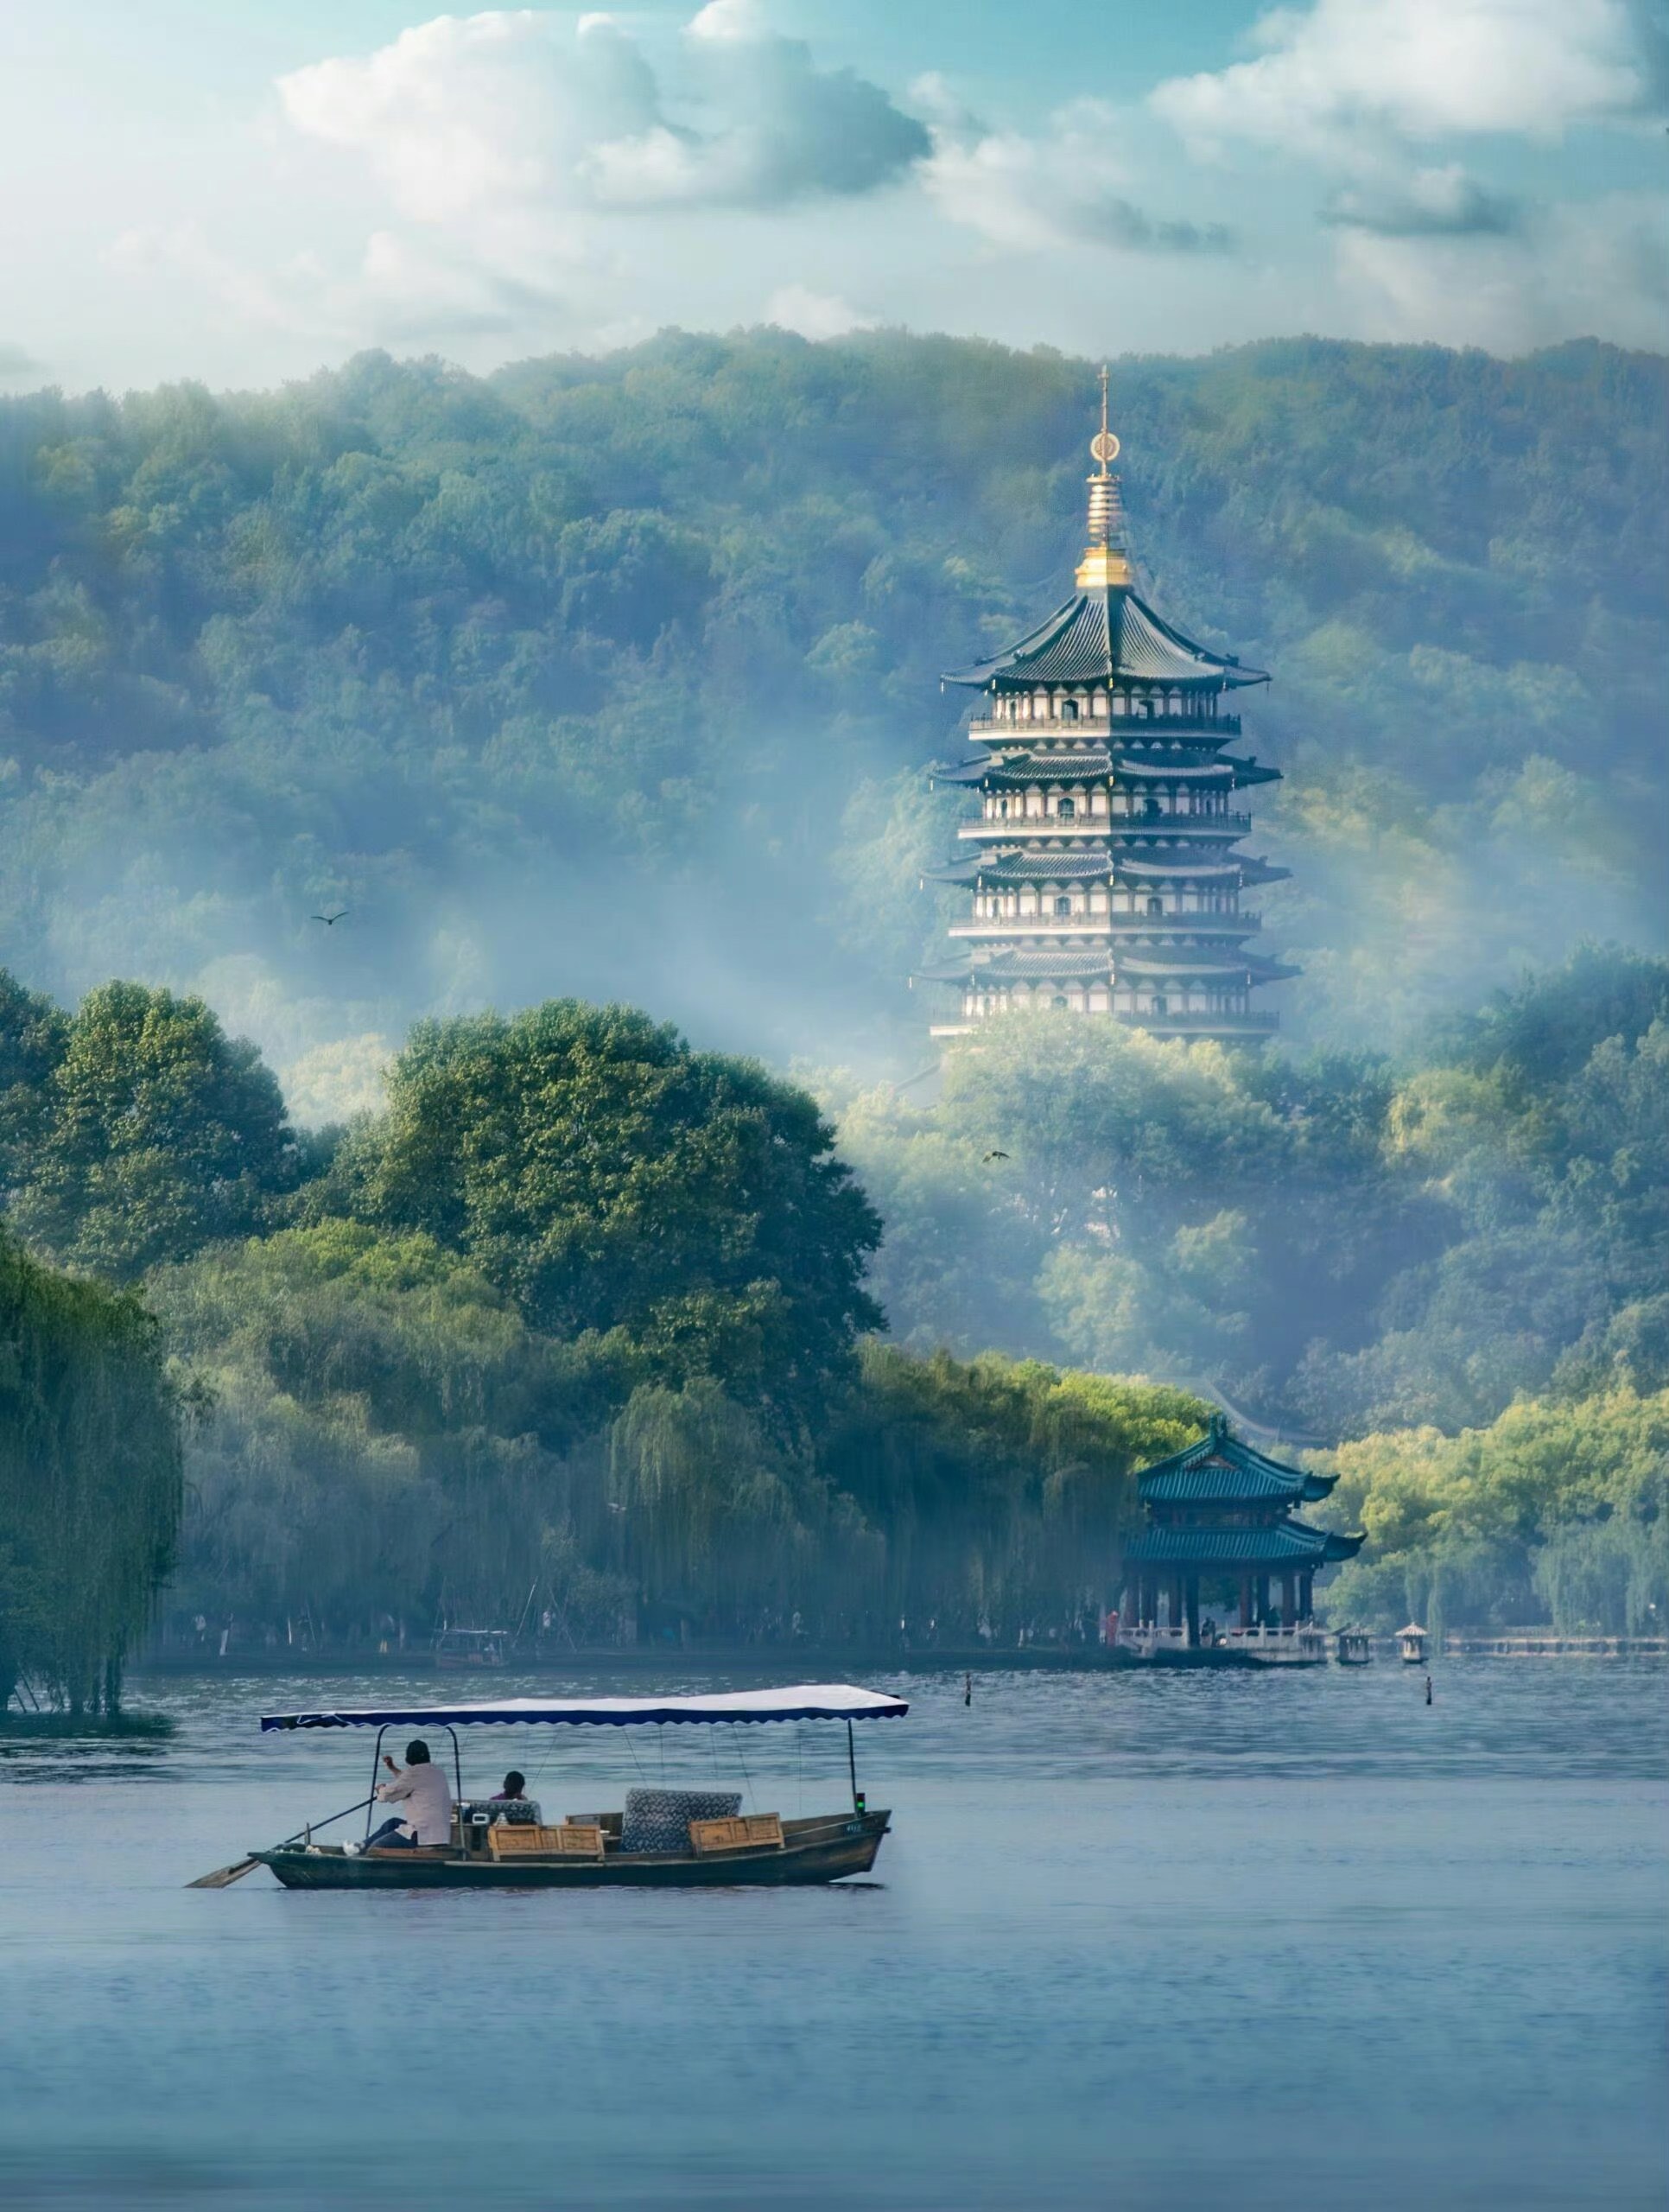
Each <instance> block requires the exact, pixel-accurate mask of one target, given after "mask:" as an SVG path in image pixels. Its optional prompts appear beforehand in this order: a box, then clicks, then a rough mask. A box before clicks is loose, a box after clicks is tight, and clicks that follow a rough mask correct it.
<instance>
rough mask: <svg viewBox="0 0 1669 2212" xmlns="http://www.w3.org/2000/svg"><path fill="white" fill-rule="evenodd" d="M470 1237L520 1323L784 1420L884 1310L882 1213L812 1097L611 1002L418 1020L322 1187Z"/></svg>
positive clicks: (432, 1231) (832, 1379) (402, 1218)
mask: <svg viewBox="0 0 1669 2212" xmlns="http://www.w3.org/2000/svg"><path fill="white" fill-rule="evenodd" d="M338 1195H340V1203H341V1204H342V1205H343V1206H344V1208H345V1210H348V1211H355V1212H359V1213H361V1214H362V1215H363V1216H364V1217H365V1218H368V1219H370V1220H371V1221H373V1222H376V1223H378V1224H382V1225H384V1226H386V1227H389V1228H397V1229H416V1230H423V1231H425V1232H426V1233H428V1235H430V1236H433V1237H435V1239H436V1241H437V1242H438V1243H441V1244H443V1245H445V1246H447V1247H448V1248H450V1249H454V1250H458V1251H461V1252H464V1253H466V1254H467V1255H469V1257H470V1258H471V1260H472V1261H473V1262H474V1264H475V1265H476V1267H477V1268H479V1270H480V1272H481V1273H482V1274H483V1275H485V1278H486V1279H487V1280H488V1281H490V1282H492V1283H494V1284H495V1285H497V1286H498V1287H499V1288H500V1289H502V1290H504V1291H505V1292H507V1293H508V1294H510V1295H511V1297H513V1298H514V1300H516V1303H517V1306H518V1307H519V1309H520V1311H521V1312H522V1313H523V1314H524V1316H525V1318H526V1319H527V1320H528V1322H529V1323H530V1325H531V1326H533V1327H535V1328H536V1329H538V1330H540V1331H542V1332H545V1333H547V1334H549V1335H553V1336H560V1337H577V1336H580V1335H582V1334H583V1333H585V1332H587V1331H593V1332H602V1333H606V1332H610V1331H612V1330H617V1329H618V1330H622V1331H624V1332H625V1334H626V1335H627V1336H628V1337H629V1338H631V1340H632V1341H633V1342H634V1343H636V1344H639V1345H641V1346H642V1347H643V1348H644V1351H645V1353H646V1354H647V1356H648V1357H649V1358H650V1361H651V1363H653V1365H654V1367H655V1368H656V1369H657V1371H658V1372H660V1373H661V1374H662V1375H663V1376H664V1377H665V1378H666V1379H668V1380H669V1381H670V1382H672V1383H682V1382H683V1381H686V1380H688V1379H689V1378H690V1377H692V1376H697V1375H709V1376H715V1377H718V1378H720V1379H721V1380H722V1381H723V1383H724V1385H725V1387H726V1389H727V1390H728V1391H729V1392H730V1393H731V1395H733V1396H734V1397H735V1398H737V1399H738V1401H739V1402H743V1403H748V1404H754V1405H759V1406H763V1407H765V1408H770V1409H771V1410H772V1412H773V1413H774V1414H775V1415H776V1416H777V1418H778V1420H779V1421H781V1422H782V1423H784V1424H785V1425H786V1427H787V1428H789V1429H795V1428H798V1427H802V1426H803V1425H804V1424H806V1423H808V1422H810V1421H813V1420H815V1417H816V1415H817V1413H818V1411H819V1409H820V1408H822V1406H823V1405H824V1404H825V1403H826V1402H827V1401H828V1395H829V1393H830V1392H831V1390H833V1389H836V1388H838V1387H839V1386H840V1385H841V1383H843V1381H844V1380H845V1379H846V1377H847V1374H848V1373H849V1370H850V1363H851V1357H852V1351H853V1345H854V1341H855V1339H856V1337H857V1335H858V1333H859V1332H860V1331H863V1330H866V1329H873V1328H878V1327H879V1326H881V1325H883V1321H882V1316H881V1313H880V1311H879V1307H878V1306H876V1305H875V1303H874V1301H873V1299H871V1297H870V1296H869V1294H868V1293H867V1292H866V1289H865V1288H864V1286H863V1275H864V1268H865V1263H866V1260H867V1257H868V1255H869V1254H870V1253H871V1252H873V1250H874V1249H875V1247H876V1245H877V1244H878V1243H879V1239H880V1224H879V1220H878V1219H877V1217H876V1216H875V1214H874V1211H873V1209H872V1208H871V1206H870V1205H869V1203H868V1201H867V1199H866V1198H865V1197H864V1195H863V1193H862V1192H861V1191H860V1189H859V1188H858V1187H857V1185H855V1183H854V1181H853V1179H852V1176H851V1173H850V1171H849V1170H848V1169H847V1166H845V1165H844V1163H843V1162H842V1161H841V1160H838V1159H837V1158H836V1157H835V1155H834V1136H833V1132H832V1131H831V1130H830V1128H829V1127H828V1124H827V1123H826V1122H824V1121H823V1120H822V1117H821V1116H820V1115H819V1113H818V1111H817V1109H816V1106H815V1103H814V1102H813V1101H812V1100H811V1099H810V1098H809V1096H807V1095H806V1094H805V1093H804V1092H803V1091H802V1090H797V1089H796V1088H795V1087H794V1086H793V1085H791V1084H786V1083H783V1082H780V1081H778V1080H777V1078H775V1077H771V1076H770V1075H768V1074H766V1072H765V1070H764V1069H763V1068H762V1067H760V1066H759V1065H758V1064H757V1063H755V1062H752V1061H747V1060H735V1059H729V1058H723V1057H721V1056H720V1055H719V1054H716V1053H700V1052H691V1051H690V1050H689V1047H688V1046H686V1045H685V1044H684V1043H683V1041H682V1039H680V1038H679V1036H678V1034H677V1033H676V1031H675V1030H673V1029H672V1028H670V1027H666V1026H662V1025H657V1024H656V1023H654V1022H652V1021H650V1020H649V1019H648V1017H647V1016H646V1015H644V1014H638V1013H636V1012H634V1011H632V1010H631V1009H630V1008H626V1007H589V1006H584V1005H581V1003H579V1002H578V1001H574V1000H560V1001H551V1002H549V1003H548V1004H546V1005H544V1006H543V1007H535V1008H533V1009H532V1010H531V1011H530V1012H528V1013H526V1014H517V1015H516V1016H515V1017H514V1018H513V1019H511V1020H505V1019H503V1018H502V1017H500V1016H498V1015H497V1014H484V1015H481V1016H479V1017H476V1018H474V1019H472V1020H458V1021H448V1022H428V1023H422V1024H420V1025H419V1026H418V1027H417V1028H416V1029H415V1030H414V1031H413V1032H412V1034H411V1036H410V1038H409V1040H408V1042H407V1045H406V1048H405V1050H404V1052H403V1053H402V1054H401V1055H400V1057H399V1058H398V1059H397V1061H396V1062H395V1064H394V1067H393V1070H392V1072H391V1075H390V1084H389V1110H388V1114H387V1116H386V1117H385V1118H384V1120H383V1121H381V1122H378V1123H377V1124H375V1125H373V1126H372V1127H371V1128H368V1129H367V1130H365V1132H363V1133H362V1134H361V1135H359V1138H358V1139H357V1140H354V1141H350V1143H349V1144H348V1146H346V1147H345V1149H344V1151H343V1153H342V1154H340V1156H339V1160H338V1162H337V1165H336V1166H335V1167H334V1168H333V1172H332V1175H331V1177H330V1178H329V1179H328V1182H327V1202H330V1203H335V1202H336V1199H337V1196H338Z"/></svg>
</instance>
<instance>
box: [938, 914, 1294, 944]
mask: <svg viewBox="0 0 1669 2212" xmlns="http://www.w3.org/2000/svg"><path fill="white" fill-rule="evenodd" d="M1262 927H1263V917H1262V915H1261V914H1186V913H1184V914H1083V913H1080V914H970V915H969V916H968V918H967V919H966V920H965V921H961V922H953V923H952V924H951V925H950V930H949V935H950V936H952V937H1067V936H1079V937H1082V936H1084V935H1086V934H1093V935H1095V936H1101V937H1121V938H1122V937H1152V938H1176V937H1181V938H1190V937H1255V936H1256V935H1257V933H1258V931H1260V929H1261V928H1262Z"/></svg>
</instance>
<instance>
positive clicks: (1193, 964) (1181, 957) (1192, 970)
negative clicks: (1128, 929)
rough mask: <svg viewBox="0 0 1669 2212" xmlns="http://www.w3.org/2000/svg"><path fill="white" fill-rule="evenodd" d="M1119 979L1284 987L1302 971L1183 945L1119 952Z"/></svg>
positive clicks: (1254, 955)
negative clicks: (1229, 979)
mask: <svg viewBox="0 0 1669 2212" xmlns="http://www.w3.org/2000/svg"><path fill="white" fill-rule="evenodd" d="M1153 919H1154V920H1155V921H1158V920H1161V919H1162V920H1164V921H1165V922H1167V923H1168V924H1170V925H1171V926H1172V927H1173V928H1174V927H1177V925H1186V923H1187V920H1188V917H1187V916H1186V915H1185V914H1182V915H1164V916H1159V915H1155V916H1154V917H1153ZM1119 973H1120V975H1121V976H1245V978H1246V980H1247V982H1248V983H1284V982H1287V981H1288V980H1289V978H1291V976H1301V975H1303V973H1304V970H1303V969H1302V968H1290V967H1288V966H1287V965H1286V963H1285V962H1284V961H1280V960H1271V959H1268V958H1266V956H1265V955H1264V954H1262V953H1260V952H1234V953H1228V952H1225V951H1224V950H1223V949H1222V946H1221V945H1210V946H1208V947H1206V948H1205V949H1204V950H1202V951H1198V952H1190V950H1188V948H1187V946H1186V945H1181V944H1179V945H1177V946H1175V947H1173V948H1171V950H1161V949H1160V948H1158V946H1155V947H1153V948H1152V949H1150V950H1148V951H1146V952H1145V953H1136V952H1128V953H1124V952H1121V953H1120V955H1119Z"/></svg>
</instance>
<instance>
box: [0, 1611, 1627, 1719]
mask: <svg viewBox="0 0 1669 2212" xmlns="http://www.w3.org/2000/svg"><path fill="white" fill-rule="evenodd" d="M1373 1643H1374V1663H1375V1664H1380V1665H1389V1666H1398V1665H1400V1664H1401V1663H1403V1662H1401V1660H1400V1658H1399V1654H1398V1651H1397V1639H1396V1637H1394V1636H1382V1637H1374V1639H1373ZM1666 1655H1669V1638H1665V1637H1615V1636H1614V1637H1591V1636H1587V1637H1584V1636H1564V1637H1561V1636H1556V1635H1555V1634H1554V1632H1553V1631H1552V1630H1551V1629H1548V1630H1518V1631H1505V1632H1503V1633H1502V1634H1501V1635H1498V1636H1487V1635H1486V1636H1472V1635H1464V1634H1462V1633H1460V1632H1458V1631H1456V1632H1455V1633H1453V1634H1451V1635H1450V1636H1448V1637H1445V1638H1444V1646H1443V1649H1442V1651H1441V1652H1437V1651H1436V1650H1434V1651H1433V1652H1432V1653H1431V1658H1432V1659H1433V1660H1437V1659H1438V1658H1449V1659H1454V1658H1462V1657H1469V1658H1478V1657H1483V1658H1507V1659H1634V1658H1662V1657H1664V1656H1666ZM1234 1662H1242V1663H1244V1664H1245V1665H1247V1666H1253V1667H1257V1668H1259V1669H1261V1670H1262V1671H1264V1672H1267V1673H1278V1672H1279V1671H1280V1669H1281V1665H1282V1663H1283V1662H1278V1661H1277V1662H1266V1661H1264V1660H1262V1659H1260V1658H1259V1657H1257V1656H1254V1655H1253V1654H1252V1653H1250V1652H1244V1653H1242V1652H1227V1653H1225V1652H1222V1651H1188V1652H1182V1651H1177V1652H1171V1653H1168V1654H1167V1655H1166V1657H1165V1660H1164V1662H1163V1663H1164V1664H1166V1665H1169V1666H1172V1667H1176V1666H1180V1667H1182V1668H1184V1669H1196V1668H1209V1667H1221V1666H1222V1665H1224V1664H1226V1663H1228V1664H1232V1663H1234ZM1286 1663H1291V1662H1286ZM1323 1663H1326V1664H1332V1663H1336V1662H1333V1661H1331V1660H1330V1659H1329V1661H1327V1662H1323ZM1151 1665H1152V1662H1150V1661H1148V1660H1145V1659H1143V1658H1139V1657H1138V1656H1137V1655H1136V1654H1135V1653H1133V1652H1130V1651H1123V1650H1119V1651H1112V1650H1108V1649H1106V1648H1105V1647H1104V1646H1098V1645H1094V1644H1072V1645H1048V1644H1039V1645H1027V1646H1025V1647H1024V1648H1021V1649H1012V1650H999V1651H993V1650H992V1649H990V1648H989V1647H988V1646H987V1647H982V1648H980V1649H975V1650H961V1649H956V1648H955V1647H952V1646H936V1647H934V1648H933V1649H928V1650H920V1651H903V1650H899V1649H898V1648H897V1647H892V1648H889V1649H884V1648H881V1647H879V1646H869V1645H857V1646H846V1647H841V1648H839V1649H833V1650H831V1649H827V1648H820V1647H818V1646H815V1645H801V1644H793V1645H788V1644H784V1645H767V1646H763V1647H762V1646H760V1645H758V1644H740V1645H736V1646H726V1645H717V1644H715V1645H709V1646H702V1647H700V1648H697V1649H689V1648H682V1647H679V1646H677V1645H671V1644H668V1645H659V1644H629V1645H624V1646H615V1645H600V1646H595V1647H593V1646H581V1647H580V1648H579V1649H574V1650H568V1651H560V1652H558V1651H549V1650H547V1651H542V1652H536V1653H530V1654H528V1655H526V1656H511V1659H510V1661H509V1662H507V1663H506V1665H505V1666H504V1667H501V1668H499V1667H447V1668H441V1667H439V1666H437V1665H436V1663H435V1655H434V1653H433V1652H429V1651H403V1652H395V1651H388V1652H381V1651H370V1652H367V1651H351V1650H350V1651H308V1652H301V1651H295V1650H282V1651H277V1652H273V1651H267V1650H261V1651H231V1652H227V1653H226V1654H225V1656H224V1657H223V1656H221V1655H220V1654H219V1653H218V1652H201V1651H193V1652H157V1653H151V1654H148V1655H147V1656H144V1657H143V1658H141V1659H138V1660H136V1661H135V1662H133V1663H132V1665H131V1666H130V1669H129V1676H130V1680H134V1681H138V1680H142V1679H143V1677H145V1676H146V1675H159V1676H160V1675H351V1674H363V1675H441V1674H445V1675H450V1676H452V1677H453V1678H454V1681H456V1683H457V1685H458V1687H459V1688H460V1690H462V1689H463V1688H464V1687H465V1686H466V1684H479V1686H480V1687H481V1688H483V1689H485V1688H489V1687H490V1686H491V1684H492V1682H493V1681H495V1680H496V1679H498V1677H499V1676H501V1675H524V1674H528V1673H531V1672H534V1671H542V1672H545V1673H555V1674H571V1673H574V1672H576V1671H581V1670H599V1669H600V1670H611V1669H612V1670H613V1671H614V1672H617V1673H621V1674H632V1673H664V1672H665V1671H666V1670H667V1669H677V1668H690V1669H704V1668H706V1669H722V1670H723V1671H725V1672H726V1673H730V1674H742V1673H748V1672H758V1673H760V1674H770V1675H783V1674H784V1673H785V1672H787V1673H792V1674H795V1675H799V1676H800V1677H802V1678H803V1679H805V1680H810V1679H812V1678H813V1677H814V1676H815V1675H821V1676H822V1678H824V1679H831V1680H832V1679H838V1678H839V1677H840V1676H841V1675H844V1674H846V1673H848V1672H854V1671H879V1672H882V1673H888V1672H892V1673H907V1674H918V1675H920V1674H927V1675H930V1674H959V1675H960V1674H974V1675H980V1674H984V1675H993V1674H1011V1675H1012V1674H1064V1675H1086V1674H1105V1675H1114V1674H1126V1673H1129V1672H1132V1671H1137V1672H1140V1671H1145V1670H1147V1669H1149V1668H1150V1667H1151ZM11 1717H13V1716H8V1718H9V1719H10V1718H11ZM17 1717H21V1718H24V1719H29V1718H33V1717H35V1716H32V1715H22V1716H17ZM41 1718H43V1719H51V1718H54V1716H52V1715H42V1716H41Z"/></svg>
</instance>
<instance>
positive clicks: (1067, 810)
mask: <svg viewBox="0 0 1669 2212" xmlns="http://www.w3.org/2000/svg"><path fill="white" fill-rule="evenodd" d="M1074 712H1075V713H1076V709H1074ZM1077 810H1078V809H1077V805H1076V801H1074V800H1072V799H1070V798H1063V799H1062V801H1061V803H1060V805H1059V807H1058V809H1057V812H1058V813H1059V815H1060V817H1061V820H1062V821H1063V822H1070V821H1071V819H1072V817H1073V816H1074V815H1075V814H1076V812H1077Z"/></svg>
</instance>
